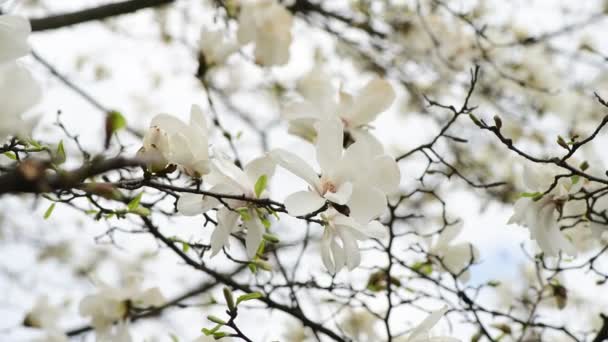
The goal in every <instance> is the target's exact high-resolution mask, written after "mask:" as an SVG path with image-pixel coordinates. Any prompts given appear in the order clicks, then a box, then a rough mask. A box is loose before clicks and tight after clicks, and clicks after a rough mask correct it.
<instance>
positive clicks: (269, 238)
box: [264, 233, 281, 243]
mask: <svg viewBox="0 0 608 342" xmlns="http://www.w3.org/2000/svg"><path fill="white" fill-rule="evenodd" d="M264 240H266V241H268V242H270V243H279V242H281V240H279V237H278V236H276V235H272V234H268V233H266V234H264Z"/></svg>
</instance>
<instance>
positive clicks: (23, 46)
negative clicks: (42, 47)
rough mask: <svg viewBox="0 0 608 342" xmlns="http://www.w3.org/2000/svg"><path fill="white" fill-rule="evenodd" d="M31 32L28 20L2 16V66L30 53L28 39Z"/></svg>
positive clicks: (0, 28)
mask: <svg viewBox="0 0 608 342" xmlns="http://www.w3.org/2000/svg"><path fill="white" fill-rule="evenodd" d="M31 31H32V27H31V26H30V22H29V20H27V19H26V18H23V17H19V16H14V15H0V64H2V63H7V62H12V61H14V60H16V59H17V58H19V57H23V56H25V55H27V54H28V53H29V52H30V47H29V45H28V43H27V37H28V36H29V34H30V33H31ZM0 73H1V72H0Z"/></svg>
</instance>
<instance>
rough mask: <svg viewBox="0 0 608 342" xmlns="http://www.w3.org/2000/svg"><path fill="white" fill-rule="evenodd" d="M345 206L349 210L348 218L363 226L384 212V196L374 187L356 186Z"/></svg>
mask: <svg viewBox="0 0 608 342" xmlns="http://www.w3.org/2000/svg"><path fill="white" fill-rule="evenodd" d="M346 205H348V208H349V209H350V217H352V218H353V219H355V220H356V221H357V222H359V223H360V224H363V225H365V224H367V223H368V222H369V221H371V220H373V219H376V218H378V217H379V216H380V215H382V213H383V212H384V210H386V196H385V195H384V193H383V192H382V191H380V190H378V189H376V188H374V187H371V186H365V185H356V186H355V187H354V189H353V193H352V195H351V196H350V200H349V201H348V203H347V204H346Z"/></svg>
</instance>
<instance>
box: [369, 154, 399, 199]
mask: <svg viewBox="0 0 608 342" xmlns="http://www.w3.org/2000/svg"><path fill="white" fill-rule="evenodd" d="M372 165H373V167H372V168H371V169H370V171H371V172H370V174H369V183H368V184H370V185H373V186H375V187H377V188H378V189H380V190H382V191H383V192H384V193H385V194H392V193H395V192H397V191H399V182H400V181H401V172H400V171H399V166H398V165H397V162H396V161H395V159H394V158H393V157H391V156H389V155H382V156H378V157H376V158H374V160H373V161H372Z"/></svg>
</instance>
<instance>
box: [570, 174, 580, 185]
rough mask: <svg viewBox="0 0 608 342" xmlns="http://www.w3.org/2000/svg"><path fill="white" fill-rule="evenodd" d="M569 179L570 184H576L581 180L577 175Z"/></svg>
mask: <svg viewBox="0 0 608 342" xmlns="http://www.w3.org/2000/svg"><path fill="white" fill-rule="evenodd" d="M570 179H571V180H572V184H576V183H578V181H579V180H581V177H580V176H579V175H574V176H572V177H570Z"/></svg>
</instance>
